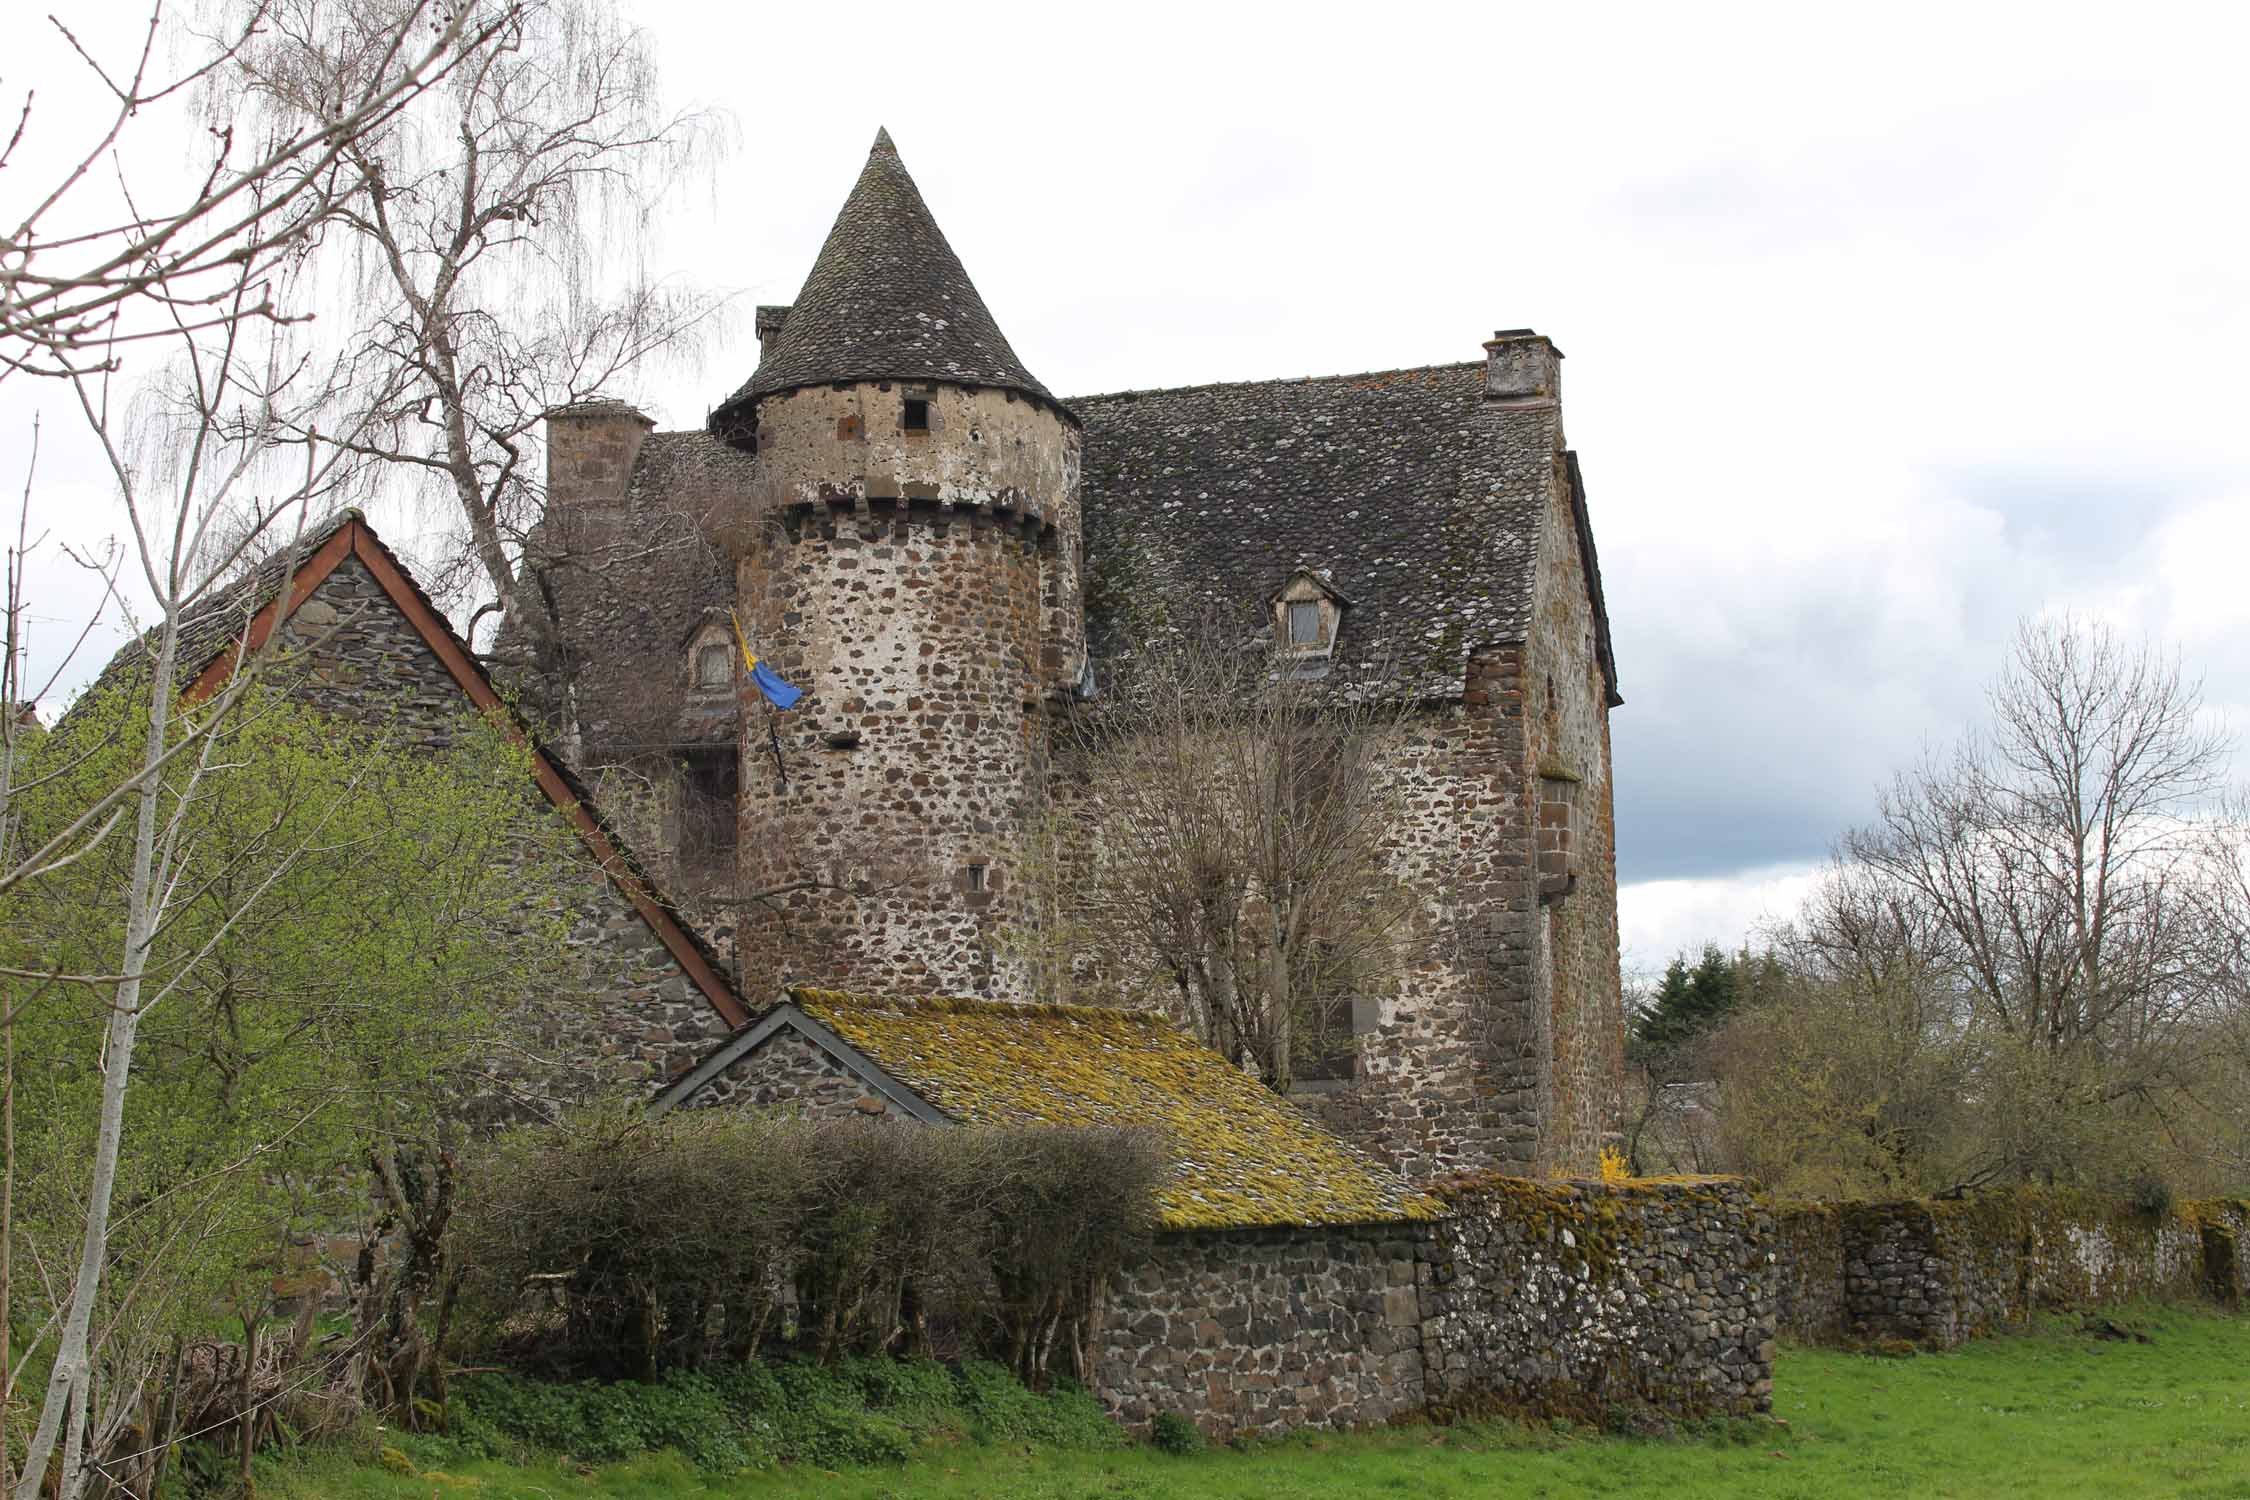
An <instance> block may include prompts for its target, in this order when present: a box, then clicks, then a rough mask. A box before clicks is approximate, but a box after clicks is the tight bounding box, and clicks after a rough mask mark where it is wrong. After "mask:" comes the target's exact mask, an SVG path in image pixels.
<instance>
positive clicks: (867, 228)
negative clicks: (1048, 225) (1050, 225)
mask: <svg viewBox="0 0 2250 1500" xmlns="http://www.w3.org/2000/svg"><path fill="white" fill-rule="evenodd" d="M838 380H943V381H949V382H951V383H953V384H955V385H970V386H991V387H995V388H997V389H1001V390H1012V391H1019V392H1021V393H1023V394H1024V395H1027V396H1031V397H1034V398H1036V399H1038V400H1040V401H1046V402H1050V403H1052V402H1053V401H1054V399H1055V398H1054V397H1053V396H1052V395H1051V394H1050V393H1049V392H1048V390H1047V388H1046V387H1045V386H1043V385H1041V384H1040V383H1039V381H1038V380H1037V379H1035V378H1034V377H1033V375H1032V373H1031V372H1030V371H1029V370H1027V369H1025V368H1024V365H1023V361H1022V360H1020V359H1018V358H1017V357H1016V351H1015V350H1014V349H1013V348H1011V347H1010V346H1009V343H1008V338H1007V335H1006V334H1003V333H1002V332H1001V331H1000V325H999V324H998V323H996V322H994V321H993V318H992V313H991V311H990V310H989V309H987V308H986V307H985V305H984V298H982V297H981V296H979V295H977V289H976V286H975V285H974V283H972V282H971V281H970V280H969V273H968V271H967V270H965V269H964V268H963V267H962V265H961V258H960V257H959V256H957V255H955V254H954V253H953V247H952V246H951V245H950V244H948V243H947V242H946V238H945V232H944V231H943V230H941V229H939V228H938V226H937V220H936V219H935V218H933V217H931V215H930V209H929V205H928V204H926V203H924V202H923V201H922V191H921V189H920V188H917V187H916V186H915V185H914V179H913V178H912V177H910V176H908V175H907V171H906V167H905V165H904V164H903V163H901V162H900V161H899V158H898V148H897V147H895V146H893V145H892V144H891V137H890V132H889V131H878V132H877V133H876V136H875V145H874V149H872V150H871V151H869V152H868V154H867V165H866V167H865V168H864V169H862V170H861V172H860V174H859V181H858V182H857V183H856V184H855V185H854V186H853V188H852V191H851V196H850V197H848V198H846V199H845V200H844V207H843V210H842V211H841V212H840V213H838V214H837V215H836V223H835V226H834V227H833V228H831V229H830V230H829V231H828V239H827V242H826V243H824V244H823V245H822V246H821V247H820V254H819V256H818V257H817V258H816V259H815V260H814V261H813V267H812V272H811V274H810V275H808V276H807V277H806V278H805V286H804V290H803V291H801V292H799V293H798V294H797V300H796V302H795V304H794V305H792V306H791V307H790V308H789V310H788V314H787V317H786V320H785V321H784V322H783V324H782V326H781V331H780V333H779V334H777V335H776V336H775V337H774V340H773V342H772V343H771V344H769V345H768V346H767V347H766V351H765V357H764V358H763V359H761V360H760V361H759V363H758V368H757V371H756V373H754V374H753V375H752V376H751V377H750V380H749V382H748V383H747V384H745V385H744V386H743V387H742V389H740V390H738V391H736V392H735V393H734V394H733V395H732V396H730V397H728V398H727V399H726V400H725V401H724V402H722V403H721V404H720V406H719V407H718V409H717V410H716V411H714V412H713V413H712V414H711V429H712V431H714V432H724V431H728V430H731V429H733V428H736V427H738V426H740V425H741V424H742V422H743V419H744V417H745V416H746V414H747V408H749V407H752V406H754V405H755V404H756V403H757V400H758V398H759V397H761V396H770V395H772V394H774V393H775V392H777V391H786V390H794V389H796V388H798V387H800V386H808V385H825V384H827V383H829V382H831V381H838Z"/></svg>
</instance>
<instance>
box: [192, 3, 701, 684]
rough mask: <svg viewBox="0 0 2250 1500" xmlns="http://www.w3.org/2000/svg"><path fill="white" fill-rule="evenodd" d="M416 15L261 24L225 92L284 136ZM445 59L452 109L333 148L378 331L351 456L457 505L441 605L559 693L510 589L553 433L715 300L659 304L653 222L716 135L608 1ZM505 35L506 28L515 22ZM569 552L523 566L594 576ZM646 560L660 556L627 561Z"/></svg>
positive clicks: (341, 214)
mask: <svg viewBox="0 0 2250 1500" xmlns="http://www.w3.org/2000/svg"><path fill="white" fill-rule="evenodd" d="M409 3H411V0H375V3H368V4H360V5H352V6H335V5H326V4H321V3H318V0H263V8H264V9H266V10H267V11H268V12H269V22H268V24H267V26H266V27H265V29H264V31H263V33H262V34H261V36H260V38H259V41H258V44H257V45H256V46H253V47H248V48H245V49H242V50H241V51H240V52H239V53H238V54H237V56H236V59H235V70H234V72H233V73H232V75H230V83H231V86H232V87H234V88H236V89H238V90H239V91H240V95H241V97H242V98H244V99H245V100H247V101H248V102H250V103H251V104H252V105H253V106H254V107H255V112H256V113H257V114H259V115H260V116H261V117H270V118H272V119H275V120H277V121H279V122H281V124H282V126H283V127H284V128H288V127H291V126H294V125H296V124H297V123H298V122H301V121H305V120H308V119H312V118H316V117H317V116H318V114H319V112H320V111H321V110H322V109H323V108H324V107H325V101H327V100H328V99H330V98H332V97H335V96H336V95H338V94H346V95H349V94H352V93H354V92H356V91H358V90H360V89H361V88H363V87H364V84H363V83H362V81H361V75H362V73H363V71H364V69H365V68H366V66H367V59H368V57H369V55H370V48H369V41H370V33H373V34H375V35H381V34H383V33H384V32H385V31H386V30H387V29H388V28H390V27H392V26H394V25H395V24H396V21H397V17H398V14H399V12H400V11H401V10H402V8H404V7H405V6H406V5H408V4H409ZM465 9H466V10H468V11H469V13H470V14H472V15H475V16H477V17H478V18H479V19H480V20H484V19H488V18H490V19H492V20H493V24H490V25H479V26H478V27H477V28H475V29H474V30H473V31H467V32H464V33H463V34H462V35H461V36H460V38H459V40H458V42H457V43H456V44H455V46H454V47H453V49H452V51H451V52H450V53H449V54H448V56H447V62H448V64H449V71H448V73H447V74H446V77H445V79H444V81H443V83H442V85H441V86H440V87H439V88H437V89H436V90H433V91H432V92H430V93H429V94H427V95H426V96H424V97H422V98H420V99H417V100H416V101H414V104H413V106H412V107H411V108H408V109H403V110H400V111H398V112H396V113H394V114H393V115H391V116H390V117H388V118H386V119H385V120H384V121H383V122H382V123H381V126H380V128H377V129H370V130H363V131H360V132H357V133H355V134H354V135H353V136H352V137H351V138H350V139H349V140H347V141H344V142H342V143H340V144H339V146H338V150H337V158H338V171H339V178H340V180H341V182H342V183H343V184H345V186H346V188H347V189H348V190H347V191H341V192H339V193H338V194H337V195H336V196H335V198H334V200H333V202H332V203H331V204H330V205H329V206H328V208H327V214H328V218H329V221H330V223H331V225H333V226H336V227H340V228H342V229H344V230H346V231H348V234H346V235H345V236H344V237H343V238H342V239H340V240H338V241H336V242H334V243H333V245H332V247H331V248H332V250H334V251H335V252H337V253H339V254H340V255H341V256H342V257H343V259H344V263H345V269H346V276H345V287H346V290H347V294H348V296H349V297H350V299H351V301H352V303H353V305H354V306H355V307H356V308H360V309H363V310H364V311H363V312H362V313H361V314H359V315H358V316H357V318H356V320H355V322H354V325H353V327H352V331H351V336H350V344H351V346H352V348H353V351H354V355H355V360H356V375H355V383H354V387H353V390H352V391H351V393H350V396H349V398H348V399H349V400H350V401H352V402H353V403H355V404H357V405H359V406H361V407H363V408H364V410H365V412H366V415H367V416H368V418H369V419H370V420H368V421H367V423H366V424H365V426H366V431H365V433H364V435H363V436H362V437H360V438H359V439H358V440H357V442H358V446H359V450H360V451H361V452H363V453H365V454H366V455H368V456H369V457H372V458H374V459H377V460H379V461H380V463H381V464H382V465H383V466H384V469H385V470H386V471H387V472H388V473H389V475H390V476H391V479H392V481H393V482H394V483H397V484H400V485H402V486H404V487H406V488H408V489H410V490H414V491H417V492H419V493H423V494H429V495H443V496H445V497H446V502H445V506H444V509H445V511H446V512H447V514H448V515H449V516H450V518H451V525H450V528H449V529H451V530H452V531H453V532H454V533H455V534H456V535H457V536H458V537H459V538H460V545H459V546H458V547H457V549H456V550H454V552H453V553H452V554H451V556H450V557H449V558H447V559H445V560H444V561H443V562H441V563H440V565H439V569H438V575H437V582H438V586H439V588H440V591H441V593H444V594H446V595H447V596H448V597H450V598H451V599H453V600H455V601H457V602H460V603H462V604H464V605H465V606H467V607H469V608H470V610H471V613H470V618H469V626H468V633H469V634H471V635H472V636H473V635H474V633H475V631H476V628H477V626H478V624H479V623H480V622H481V621H482V620H483V618H484V617H485V616H486V615H488V614H499V615H503V616H506V617H508V618H510V619H513V620H515V621H517V622H518V624H519V626H520V628H521V629H522V630H523V631H524V633H525V635H526V637H527V638H528V643H529V644H530V646H531V647H532V649H533V651H534V653H535V655H536V656H537V657H539V658H540V661H541V664H542V666H543V668H544V669H545V670H546V671H548V672H550V673H552V672H554V671H555V670H556V669H557V665H558V662H557V651H558V649H559V641H558V638H557V631H556V627H555V622H554V620H553V618H552V613H551V608H552V606H551V599H550V598H549V597H547V596H546V595H544V594H543V593H542V592H541V591H540V589H539V588H538V586H537V583H536V580H534V586H533V588H532V590H531V594H530V596H529V597H525V596H524V595H523V593H522V591H521V588H520V585H519V577H520V576H521V575H522V573H523V571H524V565H525V564H526V562H527V558H526V554H525V549H524V543H525V540H526V538H527V536H528V534H529V532H530V529H531V527H532V525H533V524H534V523H535V522H536V521H537V520H538V519H539V518H540V516H541V514H542V512H543V509H544V503H543V501H544V496H543V489H542V482H543V481H542V475H541V472H540V465H539V464H538V463H537V462H536V460H537V457H538V451H539V450H538V441H539V433H538V425H539V423H540V421H541V420H542V418H543V417H544V416H545V414H546V413H547V412H548V411H550V410H552V409H554V408H557V407H560V406H565V405H569V404H571V403H574V402H579V401H583V400H586V399H587V398H589V397H592V396H595V395H597V394H599V393H602V392H604V391H609V390H612V389H613V388H614V387H615V385H616V384H617V383H618V382H619V381H620V380H621V379H623V378H624V377H625V376H627V375H628V373H629V372H631V371H632V370H634V369H635V368H636V367H637V366H640V365H641V364H643V363H644V362H646V361H649V360H652V359H657V358H663V357H672V356H678V355H687V354H692V353H694V352H695V350H696V339H697V337H698V335H699V332H700V330H702V329H703V328H704V327H705V326H706V324H707V322H708V320H709V319H710V318H711V317H712V315H713V314H714V312H715V311H716V310H717V308H718V306H719V304H718V302H717V301H716V299H714V298H712V297H709V296H705V295H702V294H699V293H696V292H692V291H687V290H682V289H679V288H677V287H674V286H671V285H669V284H667V283H664V282H661V281H656V280H652V279H651V278H650V276H649V275H648V272H647V267H646V265H645V263H644V262H643V261H642V259H641V255H640V252H641V250H642V249H643V247H644V245H645V242H646V239H647V231H648V225H649V221H650V216H651V213H652V211H653V210H654V208H655V207H656V205H657V204H658V202H659V201H660V200H661V199H662V198H663V197H664V196H665V195H666V194H667V192H668V191H670V190H671V189H672V188H673V187H674V186H675V185H677V184H678V183H679V182H680V181H682V180H683V176H684V174H686V173H688V172H690V171H691V170H693V169H695V168H697V167H700V166H703V165H705V164H707V163H709V162H710V161H712V160H713V159H714V154H715V151H716V149H717V147H718V146H719V145H720V144H721V132H720V130H719V126H718V122H717V120H716V119H715V118H714V117H712V116H710V115H707V114H702V113H682V114H666V113H664V112H663V111H662V109H661V108H660V105H659V99H658V89H657V72H656V66H655V61H654V54H653V50H652V47H651V45H650V42H649V39H648V38H647V36H646V35H645V34H644V33H643V32H641V31H640V30H638V29H637V28H635V27H632V26H629V25H626V24H624V23H622V22H621V21H620V20H619V19H618V18H617V16H616V13H615V9H614V6H613V5H612V4H611V0H508V3H507V4H505V5H504V6H500V5H495V4H492V3H489V0H488V3H484V4H475V5H470V6H468V7H465ZM503 11H504V14H500V12H503ZM564 540H566V539H563V538H561V537H559V535H550V536H549V538H548V541H549V543H550V545H549V546H548V547H547V548H546V549H544V551H543V552H542V553H541V554H540V555H538V556H537V557H535V558H532V559H529V560H530V561H532V562H534V563H535V564H536V565H537V566H538V567H541V568H552V567H558V566H581V567H599V566H601V565H602V562H603V559H602V558H600V557H579V556H577V555H575V553H574V552H573V549H571V548H570V547H568V546H567V545H563V546H556V545H554V544H555V543H557V542H558V541H564ZM612 545H616V546H624V547H628V548H631V549H635V550H637V549H640V548H643V547H646V546H648V545H650V542H649V539H648V538H647V537H646V536H639V537H633V538H628V539H623V540H617V539H613V540H612Z"/></svg>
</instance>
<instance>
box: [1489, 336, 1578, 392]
mask: <svg viewBox="0 0 2250 1500" xmlns="http://www.w3.org/2000/svg"><path fill="white" fill-rule="evenodd" d="M1484 394H1485V397H1486V399H1487V400H1491V401H1505V402H1508V403H1510V404H1511V405H1517V406H1552V405H1554V404H1555V402H1556V401H1557V400H1559V399H1560V398H1561V394H1562V351H1561V350H1560V349H1557V348H1556V347H1555V346H1554V345H1553V344H1552V343H1550V342H1549V341H1548V339H1547V336H1546V335H1545V334H1541V333H1534V332H1532V331H1531V330H1530V329H1528V328H1503V329H1501V330H1500V331H1499V332H1498V333H1495V334H1494V335H1493V336H1492V342H1490V343H1488V344H1486V345H1485V346H1484Z"/></svg>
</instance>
